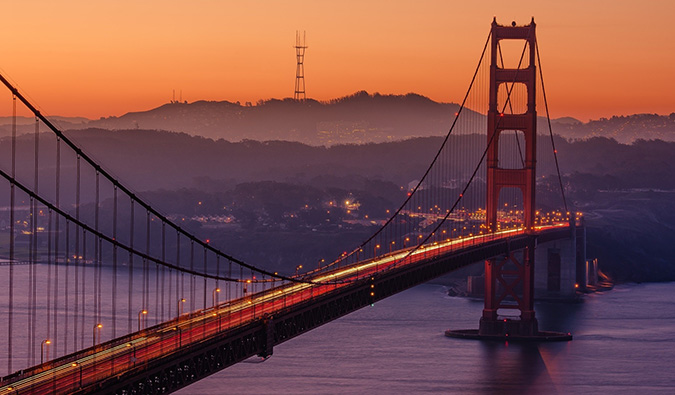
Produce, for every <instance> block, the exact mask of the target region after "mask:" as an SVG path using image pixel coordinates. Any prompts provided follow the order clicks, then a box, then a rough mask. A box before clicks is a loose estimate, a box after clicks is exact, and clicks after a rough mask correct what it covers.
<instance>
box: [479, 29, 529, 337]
mask: <svg viewBox="0 0 675 395" xmlns="http://www.w3.org/2000/svg"><path fill="white" fill-rule="evenodd" d="M500 40H522V41H523V45H524V47H525V49H524V50H523V54H522V57H521V63H522V64H527V65H528V66H527V67H522V68H521V66H520V64H521V63H519V66H518V68H517V69H505V68H501V67H499V66H498V63H497V62H498V59H499V42H500ZM491 44H492V48H491V64H490V96H489V97H490V103H489V110H488V117H487V118H488V125H487V127H488V133H487V139H488V140H487V141H488V153H487V204H486V206H487V212H486V218H485V220H486V226H487V228H488V229H489V231H491V232H495V231H496V230H498V217H497V208H498V205H499V194H500V192H501V190H502V189H503V188H507V187H512V188H518V189H520V191H521V192H522V195H523V212H524V224H523V225H524V227H525V229H526V230H527V231H530V232H531V231H533V229H534V219H535V213H536V211H535V208H534V207H535V177H536V163H537V158H536V146H537V111H536V96H535V93H536V92H535V88H536V68H535V55H536V46H535V45H536V38H535V24H534V20H532V22H531V23H530V24H529V25H526V26H501V25H498V24H497V22H496V20H495V21H493V22H492V43H491ZM525 44H527V45H526V46H525ZM526 56H527V57H529V62H527V61H526V58H525V57H526ZM514 83H519V84H523V85H524V86H525V87H526V89H527V111H526V112H525V113H524V114H506V113H505V109H506V106H507V103H508V102H507V103H505V104H504V108H498V104H497V98H498V92H499V87H500V86H503V88H505V89H506V91H507V92H508V93H509V95H510V93H511V89H512V86H513V84H514ZM509 100H510V96H509ZM506 130H508V131H518V132H522V133H523V136H524V139H525V152H524V157H525V163H524V166H523V167H522V168H520V169H504V168H501V167H499V138H500V135H501V133H502V132H503V131H506ZM534 247H535V246H534V244H532V245H530V246H528V248H526V249H525V250H524V251H523V253H522V259H520V260H519V259H518V257H517V256H516V254H514V253H511V254H509V255H508V256H506V257H504V258H503V259H496V258H495V259H489V260H487V261H485V308H484V309H483V316H482V318H481V324H480V332H481V334H495V332H498V331H501V330H502V325H499V324H498V322H500V321H499V318H498V315H497V311H498V310H499V309H504V308H506V309H514V308H517V309H518V310H520V319H521V321H522V323H523V326H524V327H526V328H529V329H526V330H525V331H526V332H532V331H533V332H534V333H536V332H537V329H536V328H537V323H536V318H535V315H534V301H533V299H534V298H533V293H534V292H533V291H534ZM518 255H521V254H518ZM507 262H511V263H512V264H513V266H515V267H516V268H518V270H516V271H509V270H505V269H504V267H505V263H507ZM500 290H503V291H502V293H501V294H499V291H500ZM507 297H510V298H507ZM514 302H515V304H514Z"/></svg>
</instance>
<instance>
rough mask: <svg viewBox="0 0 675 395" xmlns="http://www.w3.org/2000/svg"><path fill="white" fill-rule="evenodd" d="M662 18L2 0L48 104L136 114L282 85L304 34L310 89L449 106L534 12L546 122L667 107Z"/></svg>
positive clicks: (9, 59) (644, 9)
mask: <svg viewBox="0 0 675 395" xmlns="http://www.w3.org/2000/svg"><path fill="white" fill-rule="evenodd" d="M542 3H544V4H542ZM37 4H39V6H38V5H37ZM672 15H675V2H670V1H659V0H645V1H643V2H641V3H640V6H639V7H636V6H635V2H633V1H630V2H629V1H627V0H617V1H593V2H586V1H581V0H572V1H568V2H550V3H549V2H540V1H529V0H528V1H519V2H516V3H515V4H514V2H509V3H504V2H499V1H494V0H488V1H483V2H480V3H475V2H466V3H463V4H462V3H456V2H447V1H442V0H423V1H418V2H415V3H414V4H413V3H412V2H407V1H402V0H397V1H355V0H343V1H339V2H338V1H327V2H310V1H299V0H293V1H285V2H280V1H249V2H232V1H216V0H208V1H207V0H199V1H193V2H178V1H169V2H166V1H163V2H159V1H156V0H152V1H145V2H135V1H129V0H124V1H103V2H89V1H83V0H65V1H60V2H13V3H11V5H8V10H6V12H4V13H3V17H4V18H3V19H4V20H3V23H2V24H0V32H1V33H2V35H3V37H5V40H3V47H2V55H3V56H2V61H0V70H1V71H2V72H3V74H5V75H6V76H7V77H9V78H10V79H11V80H12V81H13V82H15V83H16V84H17V85H18V87H19V89H21V90H22V92H24V93H26V94H28V95H29V96H30V97H31V98H32V99H33V100H34V101H35V102H36V103H37V104H38V105H39V106H40V108H41V110H42V111H43V112H44V113H46V114H53V115H63V116H84V117H88V118H98V117H102V116H110V115H116V116H119V115H122V114H124V113H127V112H131V111H143V110H147V109H150V108H154V107H157V106H159V105H162V104H164V103H167V102H168V101H169V100H171V98H172V90H174V89H175V90H176V98H178V95H179V92H180V91H181V90H182V96H183V99H184V100H187V101H189V102H192V101H196V100H228V101H232V102H236V101H239V102H241V103H244V102H247V101H250V102H253V103H255V102H256V101H258V100H260V99H262V100H265V99H269V98H285V97H292V94H293V84H294V77H295V54H294V50H293V48H292V46H293V44H294V40H295V31H296V30H305V31H306V32H307V45H308V46H309V48H308V50H307V54H306V58H305V80H306V85H307V96H308V98H313V99H317V100H329V99H332V98H336V97H341V96H345V95H349V94H352V93H354V92H356V91H359V90H367V91H368V92H370V93H374V92H380V93H382V94H405V93H409V92H415V93H418V94H421V95H424V96H427V97H429V98H431V99H432V100H435V101H439V102H460V101H461V99H462V96H463V94H464V92H465V90H466V88H467V86H468V82H469V79H470V77H471V73H472V72H473V68H474V67H475V64H476V62H477V59H478V56H479V55H480V50H481V49H482V45H483V43H484V40H485V38H486V36H487V33H488V31H489V28H490V22H491V21H492V18H493V16H496V17H497V20H498V22H500V23H502V24H508V23H510V22H511V20H515V21H517V22H518V23H519V24H526V23H528V22H529V20H530V18H531V17H532V16H534V17H535V21H536V23H537V37H538V40H539V44H540V52H541V56H542V63H543V64H542V66H543V71H544V78H545V82H546V88H547V94H548V98H549V103H550V106H551V111H552V116H553V117H554V118H555V117H561V116H572V117H575V118H579V119H581V120H588V119H597V118H599V117H608V116H611V115H621V114H624V115H626V114H634V113H659V114H669V113H671V112H674V111H675V79H673V78H672V65H673V64H675V41H673V40H672V33H673V29H672V22H671V21H670V19H671V18H672ZM5 92H7V93H6V96H9V95H10V94H9V92H8V91H6V90H5ZM6 103H7V104H6V105H2V104H0V115H8V114H9V113H10V112H11V104H9V100H7V102H6ZM540 112H542V110H540Z"/></svg>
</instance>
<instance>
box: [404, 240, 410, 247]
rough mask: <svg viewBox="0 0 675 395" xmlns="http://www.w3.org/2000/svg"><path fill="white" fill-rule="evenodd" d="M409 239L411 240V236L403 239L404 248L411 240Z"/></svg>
mask: <svg viewBox="0 0 675 395" xmlns="http://www.w3.org/2000/svg"><path fill="white" fill-rule="evenodd" d="M409 241H410V237H406V238H405V239H403V248H404V249H405V248H406V247H407V246H406V243H407V242H409Z"/></svg>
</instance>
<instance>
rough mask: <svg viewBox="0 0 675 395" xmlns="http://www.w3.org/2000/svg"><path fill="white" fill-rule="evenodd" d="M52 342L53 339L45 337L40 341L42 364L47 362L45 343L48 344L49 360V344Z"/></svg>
mask: <svg viewBox="0 0 675 395" xmlns="http://www.w3.org/2000/svg"><path fill="white" fill-rule="evenodd" d="M50 344H52V341H51V340H49V339H45V340H43V341H42V342H41V343H40V364H43V363H45V358H44V357H45V355H44V354H45V345H47V360H49V345H50Z"/></svg>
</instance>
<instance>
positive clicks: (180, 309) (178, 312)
mask: <svg viewBox="0 0 675 395" xmlns="http://www.w3.org/2000/svg"><path fill="white" fill-rule="evenodd" d="M185 302H186V300H185V298H180V299H178V305H177V306H176V316H177V317H180V316H181V315H182V314H183V303H185Z"/></svg>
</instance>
